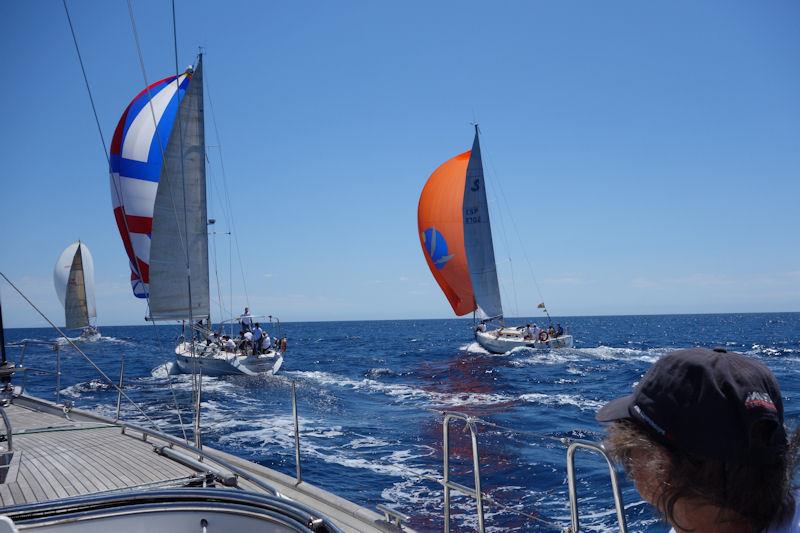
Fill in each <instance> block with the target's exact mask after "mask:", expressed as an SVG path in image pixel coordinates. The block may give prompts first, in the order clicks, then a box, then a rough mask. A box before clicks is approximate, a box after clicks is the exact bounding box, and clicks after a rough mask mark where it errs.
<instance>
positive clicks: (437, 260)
mask: <svg viewBox="0 0 800 533" xmlns="http://www.w3.org/2000/svg"><path fill="white" fill-rule="evenodd" d="M422 241H423V242H424V243H425V251H426V252H428V257H430V258H431V261H432V262H433V264H434V265H436V268H437V269H438V270H441V269H443V268H444V267H445V265H446V264H447V262H448V261H450V260H451V259H452V258H453V257H455V254H449V255H448V254H447V241H446V240H445V238H444V235H442V234H441V233H439V232H438V231H437V230H436V228H428V229H426V230H425V231H423V232H422Z"/></svg>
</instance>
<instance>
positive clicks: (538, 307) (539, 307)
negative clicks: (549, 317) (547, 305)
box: [536, 302, 544, 309]
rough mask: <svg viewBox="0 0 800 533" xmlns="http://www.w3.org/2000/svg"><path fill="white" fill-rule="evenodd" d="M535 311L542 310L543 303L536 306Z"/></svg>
mask: <svg viewBox="0 0 800 533" xmlns="http://www.w3.org/2000/svg"><path fill="white" fill-rule="evenodd" d="M536 309H544V302H542V303H540V304H539V305H537V306H536Z"/></svg>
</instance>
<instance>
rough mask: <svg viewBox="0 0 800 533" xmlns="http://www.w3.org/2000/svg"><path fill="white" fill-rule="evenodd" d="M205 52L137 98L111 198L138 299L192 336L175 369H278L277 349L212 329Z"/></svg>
mask: <svg viewBox="0 0 800 533" xmlns="http://www.w3.org/2000/svg"><path fill="white" fill-rule="evenodd" d="M205 148H206V145H205V132H204V118H203V67H202V56H199V57H198V59H197V64H196V65H195V66H194V67H193V68H192V67H190V68H189V69H187V70H186V72H184V73H183V74H181V75H180V76H170V77H167V78H164V79H163V80H160V81H157V82H156V83H153V84H152V85H150V86H149V87H147V88H146V89H145V90H143V91H142V92H140V93H139V94H138V95H137V96H136V97H135V98H134V99H133V101H131V103H130V104H129V105H128V107H127V108H126V109H125V112H124V113H123V114H122V117H121V118H120V120H119V123H118V124H117V128H116V130H115V132H114V138H113V141H112V143H111V150H110V164H111V192H112V197H113V201H114V213H115V217H116V219H117V225H118V227H119V230H120V234H121V236H122V240H123V242H124V244H125V249H126V251H127V252H128V258H129V259H130V263H131V285H132V287H133V292H134V294H135V295H136V296H137V297H139V298H147V300H148V304H149V305H148V307H149V316H148V317H147V319H148V320H154V321H156V320H179V321H182V322H184V324H188V325H190V327H191V333H190V334H189V335H187V336H186V337H187V338H185V339H182V340H181V341H180V342H179V344H178V346H177V347H176V348H175V356H176V362H175V365H174V366H173V371H180V372H186V373H195V372H199V371H202V373H203V374H206V375H212V376H214V375H226V374H258V373H262V372H270V373H275V372H277V370H278V369H279V368H280V366H281V363H282V361H283V353H282V352H281V351H280V349H279V348H273V347H265V349H263V350H262V349H261V346H258V345H256V344H254V342H252V341H249V340H245V339H236V341H234V342H233V343H232V344H233V346H232V347H229V346H230V344H231V343H227V345H228V346H226V341H227V340H228V339H226V338H224V337H223V336H222V335H219V334H215V333H214V332H213V331H212V328H211V324H212V322H211V318H210V315H211V313H210V297H209V274H208V272H209V268H208V224H209V223H212V221H209V220H208V214H207V205H206V167H205V164H206V150H205Z"/></svg>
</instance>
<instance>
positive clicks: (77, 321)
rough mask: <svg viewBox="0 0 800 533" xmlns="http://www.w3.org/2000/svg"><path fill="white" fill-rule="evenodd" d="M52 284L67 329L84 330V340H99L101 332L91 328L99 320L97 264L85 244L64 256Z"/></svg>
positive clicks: (69, 248) (72, 246)
mask: <svg viewBox="0 0 800 533" xmlns="http://www.w3.org/2000/svg"><path fill="white" fill-rule="evenodd" d="M53 284H54V285H55V288H56V294H57V295H58V299H59V300H60V301H61V305H62V306H64V318H65V324H66V327H67V329H78V328H81V330H82V331H81V339H82V340H97V339H99V338H100V331H98V329H97V327H96V326H95V325H94V324H92V319H93V318H95V319H96V318H97V307H96V305H95V297H94V261H93V260H92V254H91V253H90V252H89V247H88V246H86V244H85V243H82V242H81V241H75V242H73V243H72V244H70V245H69V246H67V247H66V248H65V249H64V251H63V252H61V255H60V256H59V258H58V261H56V266H55V269H54V270H53Z"/></svg>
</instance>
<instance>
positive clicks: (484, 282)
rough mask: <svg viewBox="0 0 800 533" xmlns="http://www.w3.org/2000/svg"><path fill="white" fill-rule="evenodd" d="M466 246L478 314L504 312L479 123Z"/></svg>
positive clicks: (468, 185)
mask: <svg viewBox="0 0 800 533" xmlns="http://www.w3.org/2000/svg"><path fill="white" fill-rule="evenodd" d="M463 210H464V212H463V217H464V247H465V248H466V252H467V262H468V263H469V275H470V279H471V280H472V290H473V292H474V294H475V303H477V304H478V314H479V315H480V317H481V318H497V317H502V316H503V304H502V302H501V301H500V285H499V284H498V282H497V266H496V265H495V260H494V246H493V244H492V226H491V223H490V222H489V205H488V203H487V201H486V182H485V181H484V179H483V162H482V161H481V147H480V142H479V140H478V128H477V126H476V127H475V141H474V142H473V144H472V153H471V154H470V158H469V164H468V165H467V178H466V181H465V183H464V203H463Z"/></svg>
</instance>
